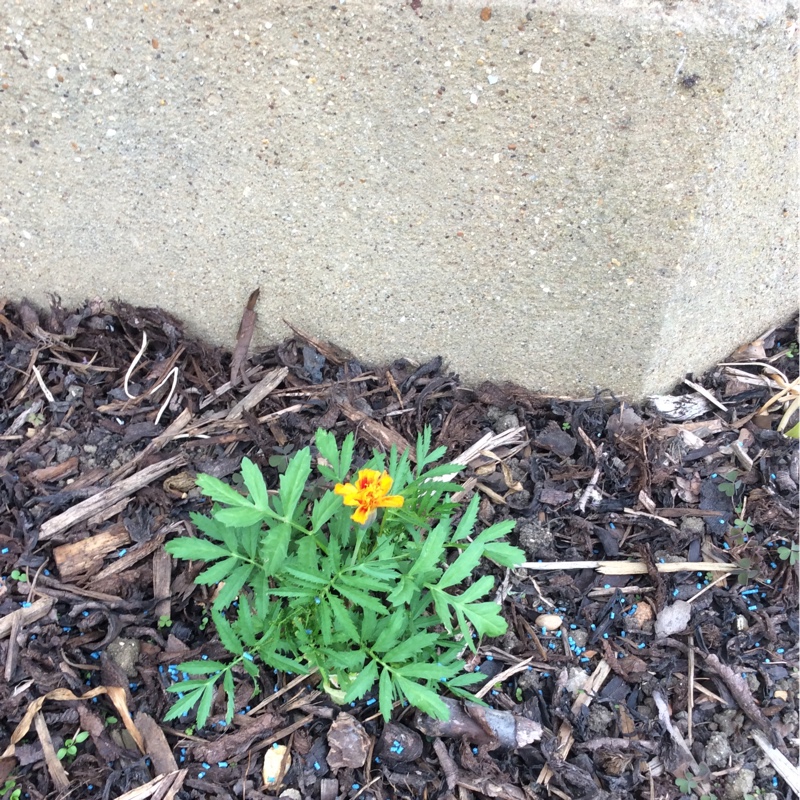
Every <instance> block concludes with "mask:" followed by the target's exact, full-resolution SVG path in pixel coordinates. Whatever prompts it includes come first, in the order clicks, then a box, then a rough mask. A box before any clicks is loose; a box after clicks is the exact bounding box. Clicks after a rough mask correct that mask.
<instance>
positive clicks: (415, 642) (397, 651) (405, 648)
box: [376, 633, 439, 664]
mask: <svg viewBox="0 0 800 800" xmlns="http://www.w3.org/2000/svg"><path fill="white" fill-rule="evenodd" d="M438 639H439V634H438V633H415V634H414V635H413V636H411V637H409V638H408V639H406V640H405V641H402V642H400V644H398V645H395V646H394V647H393V648H392V649H391V650H389V652H388V653H386V655H385V656H384V657H383V660H384V661H385V662H386V663H387V664H398V663H400V662H401V661H408V659H410V658H413V657H414V656H418V655H419V653H420V652H421V651H422V650H424V649H425V648H426V647H428V645H431V644H433V643H434V642H436V641H437V640H438ZM376 648H377V645H376Z"/></svg>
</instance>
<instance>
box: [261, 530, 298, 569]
mask: <svg viewBox="0 0 800 800" xmlns="http://www.w3.org/2000/svg"><path fill="white" fill-rule="evenodd" d="M291 538H292V529H291V527H290V526H289V524H288V523H281V524H280V525H276V526H275V527H274V528H271V529H270V532H269V536H267V537H266V538H265V539H264V541H263V542H262V543H261V550H262V558H263V559H264V572H265V573H266V574H267V575H274V574H275V573H276V572H278V570H280V568H281V567H282V566H283V562H284V561H285V560H286V555H287V553H288V551H289V541H290V539H291Z"/></svg>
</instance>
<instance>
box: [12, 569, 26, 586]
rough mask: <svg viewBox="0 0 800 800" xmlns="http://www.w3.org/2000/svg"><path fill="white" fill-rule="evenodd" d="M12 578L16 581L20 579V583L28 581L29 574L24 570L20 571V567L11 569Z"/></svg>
mask: <svg viewBox="0 0 800 800" xmlns="http://www.w3.org/2000/svg"><path fill="white" fill-rule="evenodd" d="M11 578H12V579H13V580H15V581H19V582H20V583H26V582H27V580H28V576H27V575H26V574H25V573H24V572H20V571H19V570H18V569H12V570H11Z"/></svg>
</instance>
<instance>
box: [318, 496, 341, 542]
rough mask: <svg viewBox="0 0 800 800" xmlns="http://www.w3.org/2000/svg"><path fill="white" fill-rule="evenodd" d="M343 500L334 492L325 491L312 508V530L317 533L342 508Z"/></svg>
mask: <svg viewBox="0 0 800 800" xmlns="http://www.w3.org/2000/svg"><path fill="white" fill-rule="evenodd" d="M341 507H342V501H341V499H340V498H339V496H338V495H335V494H334V493H333V492H325V494H324V495H322V497H320V499H319V500H317V502H316V503H314V506H313V508H312V509H311V530H312V532H313V533H316V532H317V531H318V530H319V529H320V528H321V527H322V526H323V525H324V524H325V523H326V522H327V521H328V520H329V519H330V518H331V517H332V516H333V515H334V514H335V513H336V512H337V511H338V510H339V509H340V508H341Z"/></svg>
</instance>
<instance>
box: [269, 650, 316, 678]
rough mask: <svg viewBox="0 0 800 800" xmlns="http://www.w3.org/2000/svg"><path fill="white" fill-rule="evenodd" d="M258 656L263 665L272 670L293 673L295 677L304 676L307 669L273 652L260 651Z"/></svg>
mask: <svg viewBox="0 0 800 800" xmlns="http://www.w3.org/2000/svg"><path fill="white" fill-rule="evenodd" d="M259 655H260V656H261V660H262V661H263V662H264V663H265V664H269V666H271V667H272V668H273V669H280V670H283V672H294V673H295V674H297V675H306V674H307V673H308V667H304V666H303V665H302V664H301V663H300V662H299V661H295V660H294V659H293V658H289V657H288V656H284V655H282V654H281V653H278V652H276V651H274V650H267V651H264V650H260V651H259Z"/></svg>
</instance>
